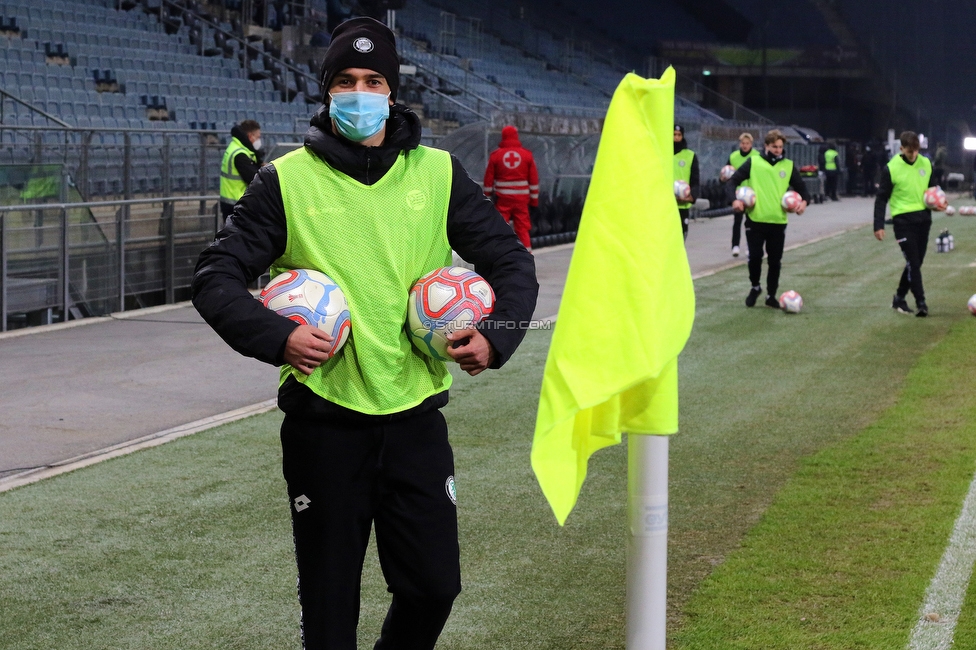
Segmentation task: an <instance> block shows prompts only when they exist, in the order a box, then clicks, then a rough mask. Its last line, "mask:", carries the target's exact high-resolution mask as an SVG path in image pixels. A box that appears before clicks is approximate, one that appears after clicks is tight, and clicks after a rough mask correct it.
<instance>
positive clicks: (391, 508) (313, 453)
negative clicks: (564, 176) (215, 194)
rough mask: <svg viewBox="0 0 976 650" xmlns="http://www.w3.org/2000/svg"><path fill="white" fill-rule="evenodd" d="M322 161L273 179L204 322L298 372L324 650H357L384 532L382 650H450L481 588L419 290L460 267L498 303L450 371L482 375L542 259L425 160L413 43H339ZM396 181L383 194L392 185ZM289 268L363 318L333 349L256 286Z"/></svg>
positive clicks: (289, 471)
mask: <svg viewBox="0 0 976 650" xmlns="http://www.w3.org/2000/svg"><path fill="white" fill-rule="evenodd" d="M320 79H321V81H322V90H323V98H324V101H325V105H324V106H322V107H321V108H320V109H319V110H318V111H317V112H316V114H315V116H314V117H313V118H312V120H311V127H310V128H309V130H308V133H307V134H306V135H305V146H304V147H303V148H302V149H299V150H297V151H293V152H291V153H289V154H286V155H285V156H282V157H281V158H278V159H276V160H274V161H271V163H270V164H268V165H266V166H265V167H263V168H262V169H261V170H260V171H259V172H258V174H257V175H256V176H255V178H254V181H253V182H252V183H251V184H250V185H249V186H248V189H247V191H246V192H245V193H244V196H243V197H241V199H240V201H238V203H237V204H236V206H235V208H234V212H233V214H232V215H231V217H230V218H229V219H228V221H227V224H226V226H225V227H224V228H223V229H222V230H221V231H220V232H219V233H217V237H216V239H215V240H214V242H213V243H212V244H211V245H210V247H209V248H208V249H207V250H206V251H204V252H203V253H202V254H201V255H200V259H199V261H198V263H197V267H196V272H195V274H194V278H193V304H194V305H195V306H196V308H197V309H198V310H199V311H200V313H201V314H202V315H203V317H204V318H205V319H206V321H207V322H208V323H209V324H210V325H211V326H212V327H213V328H214V330H216V331H217V333H218V334H219V335H220V336H221V337H222V338H223V339H224V340H225V341H226V342H227V343H228V344H229V345H230V346H231V347H232V348H234V349H235V350H237V351H238V352H240V353H242V354H244V355H247V356H252V357H254V358H256V359H258V360H260V361H264V362H265V363H270V364H274V365H276V366H281V369H282V372H281V382H280V385H279V388H278V407H279V408H280V409H281V410H282V411H283V412H284V414H285V417H284V420H283V422H282V425H281V445H282V463H283V473H284V476H285V481H286V482H287V484H288V496H289V498H290V501H291V515H292V527H293V532H294V539H295V554H296V558H297V563H298V576H299V598H300V600H301V605H302V639H303V644H304V647H305V648H306V650H319V649H323V648H325V649H329V650H353V649H354V648H356V647H357V644H356V639H357V634H356V628H357V625H358V620H359V609H360V605H359V592H360V581H361V574H362V567H363V561H364V557H365V553H366V548H367V544H368V541H369V536H370V528H371V526H372V527H374V528H375V530H376V543H377V549H378V552H379V556H380V564H381V566H382V569H383V575H384V577H385V578H386V582H387V585H388V588H389V591H390V593H391V594H392V603H391V605H390V608H389V611H388V612H387V616H386V620H385V621H384V623H383V627H382V631H381V633H380V638H379V640H378V641H377V642H376V644H375V646H374V648H375V649H376V650H390V649H393V648H397V649H399V648H410V649H411V650H414V649H416V650H426V649H430V648H433V647H434V644H435V643H436V642H437V637H438V636H439V635H440V632H441V629H442V628H443V626H444V623H445V622H446V620H447V617H448V616H449V614H450V611H451V607H452V605H453V602H454V599H455V597H456V596H457V595H458V593H459V592H460V589H461V579H460V559H459V549H458V535H457V506H456V498H457V497H456V491H455V485H454V458H453V451H452V450H451V446H450V444H449V442H448V435H447V425H446V423H445V421H444V417H443V415H442V414H441V412H440V409H441V407H443V406H444V405H446V404H447V401H448V388H449V387H450V385H451V375H450V373H449V372H448V371H447V368H446V366H445V364H444V363H443V362H440V361H436V360H434V359H432V358H430V357H427V356H424V355H423V354H421V353H420V352H419V351H418V350H417V349H416V348H415V347H413V346H412V345H411V343H410V341H409V340H408V338H407V336H406V333H405V328H404V316H405V314H406V313H407V299H408V295H409V293H410V289H411V287H412V286H413V284H414V283H415V282H416V280H417V279H418V278H420V277H421V276H423V275H425V274H426V273H428V272H429V271H432V270H434V269H436V268H439V267H443V266H450V265H451V263H452V262H451V261H452V253H451V249H453V250H455V251H457V253H458V254H459V255H460V256H461V257H462V258H464V259H465V260H467V261H469V262H471V263H473V264H474V266H475V270H476V271H477V272H478V273H480V274H481V275H482V276H483V277H485V278H486V279H487V280H488V282H489V283H490V284H491V286H492V288H493V289H494V291H495V297H496V301H495V307H494V311H493V312H492V313H491V315H489V316H488V317H487V319H485V320H484V321H482V322H481V323H480V324H479V325H478V327H477V328H474V327H471V328H469V329H465V330H463V331H459V332H454V333H453V334H451V335H449V336H448V338H449V339H450V340H451V341H452V342H454V344H453V347H450V348H449V349H448V354H449V355H450V356H451V357H452V359H453V360H454V361H455V362H457V363H458V364H459V367H460V369H461V370H463V371H465V372H467V373H468V374H470V375H476V374H478V373H480V372H482V371H484V370H486V369H488V368H499V367H501V365H502V364H503V363H505V362H506V361H507V360H508V359H509V358H510V357H511V356H512V354H513V353H514V352H515V349H516V347H517V346H518V345H519V343H520V342H521V340H522V337H523V336H524V335H525V329H524V328H525V327H526V325H527V323H528V322H529V319H530V318H531V317H532V312H533V310H534V308H535V301H536V296H537V294H538V289H539V285H538V283H537V282H536V278H535V265H534V262H533V259H532V256H531V255H530V254H529V253H528V252H527V251H526V250H525V248H524V247H523V246H522V245H521V243H520V242H519V240H518V238H517V237H516V236H515V233H514V232H513V231H512V229H511V228H510V227H508V225H507V224H506V223H505V221H504V220H503V219H502V217H501V215H500V214H498V212H497V211H496V210H495V208H494V206H493V205H492V204H491V202H490V201H489V200H488V199H487V198H485V196H484V194H483V193H482V191H481V187H480V186H479V185H478V184H477V183H475V182H474V181H473V180H471V178H470V177H469V176H468V175H467V173H466V172H465V171H464V169H463V168H462V167H461V164H460V163H459V162H458V160H457V159H456V158H455V157H454V156H452V155H450V154H448V153H447V152H445V151H440V150H437V149H432V148H430V147H425V146H421V145H420V137H421V126H420V120H419V119H418V117H417V116H416V114H414V113H413V112H412V111H410V110H409V109H408V108H407V107H405V106H403V105H401V104H397V103H395V102H396V97H397V90H398V88H399V59H398V57H397V54H396V41H395V38H394V35H393V33H392V32H391V31H390V30H389V29H387V27H386V26H385V25H383V24H382V23H379V22H377V21H375V20H373V19H370V18H356V19H353V20H349V21H347V22H345V23H342V24H341V25H339V26H338V27H337V28H336V29H335V31H334V32H333V34H332V42H331V44H330V46H329V49H328V50H327V52H326V55H325V60H324V62H323V65H322V72H321V75H320ZM381 181H382V182H381ZM269 267H270V268H271V271H272V275H275V274H278V273H281V272H285V271H287V270H291V269H302V268H304V269H315V270H318V271H321V272H323V273H325V274H326V275H328V276H329V277H330V278H332V279H333V280H334V281H335V282H336V283H337V284H338V285H339V286H340V287H341V288H342V290H343V293H344V294H345V296H346V299H347V301H348V303H349V313H350V318H351V321H352V333H351V335H350V337H349V338H348V340H347V341H346V343H345V345H343V346H342V347H341V348H340V349H338V350H333V349H332V342H333V339H332V337H331V336H330V335H329V334H327V333H325V332H324V331H323V330H319V329H317V328H315V327H312V326H309V325H299V324H298V323H296V322H294V321H291V320H289V319H288V318H285V317H284V316H281V315H278V314H277V313H275V312H273V311H271V310H268V309H265V308H264V307H263V306H262V305H261V303H260V302H258V301H257V300H254V298H253V297H252V296H251V294H250V292H249V291H248V286H249V284H250V283H251V282H253V281H254V280H255V279H257V278H258V277H260V276H261V275H262V274H263V273H264V272H265V270H266V269H268V268H269Z"/></svg>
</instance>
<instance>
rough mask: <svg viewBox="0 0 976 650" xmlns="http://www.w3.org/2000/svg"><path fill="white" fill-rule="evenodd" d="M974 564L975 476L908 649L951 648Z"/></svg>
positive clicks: (920, 611) (975, 535)
mask: <svg viewBox="0 0 976 650" xmlns="http://www.w3.org/2000/svg"><path fill="white" fill-rule="evenodd" d="M974 562H976V477H973V482H972V483H970V484H969V493H968V494H966V500H965V501H964V502H963V504H962V512H960V513H959V518H958V519H956V525H955V527H954V528H953V529H952V536H950V537H949V546H947V547H946V550H945V554H943V556H942V561H941V562H940V563H939V568H938V570H937V571H936V572H935V577H934V578H932V582H931V584H929V588H928V590H927V591H926V592H925V604H923V605H922V607H921V609H919V619H918V622H917V623H916V624H915V629H914V630H912V636H911V639H910V640H909V642H908V648H909V650H943V649H948V648H951V647H952V635H953V634H954V632H955V630H956V622H957V621H958V620H959V611H960V610H961V609H962V604H963V600H965V598H966V589H967V588H968V587H969V578H970V576H971V575H972V573H973V563H974Z"/></svg>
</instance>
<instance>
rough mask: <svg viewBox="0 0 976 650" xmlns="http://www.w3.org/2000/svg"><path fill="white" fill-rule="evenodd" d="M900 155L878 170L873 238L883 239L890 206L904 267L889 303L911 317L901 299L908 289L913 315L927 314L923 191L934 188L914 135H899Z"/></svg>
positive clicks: (927, 214)
mask: <svg viewBox="0 0 976 650" xmlns="http://www.w3.org/2000/svg"><path fill="white" fill-rule="evenodd" d="M900 141H901V153H900V154H899V155H897V156H895V157H894V158H892V159H891V160H890V161H888V164H887V165H886V166H885V167H882V168H881V179H880V180H879V182H878V196H877V197H876V198H875V200H874V237H875V238H876V239H877V240H878V241H883V240H884V236H885V206H886V205H888V203H889V201H890V203H891V223H892V228H893V229H894V231H895V241H897V242H898V245H899V246H900V247H901V252H902V255H904V256H905V268H904V270H902V272H901V279H900V280H899V281H898V288H897V289H896V290H895V296H894V298H892V300H891V308H892V309H894V310H895V311H897V312H900V313H902V314H911V313H912V309H911V308H910V307H909V306H908V302H907V301H906V300H905V297H906V296H907V295H908V291H909V289H910V290H911V292H912V295H913V296H915V309H916V311H915V315H916V316H921V317H923V318H924V317H925V316H928V315H929V308H928V305H926V304H925V288H924V287H923V286H922V262H923V261H924V260H925V250H926V248H928V241H929V230H930V229H931V228H932V212H931V211H930V210H929V208H927V207H925V198H924V197H925V190H927V189H928V188H930V187H934V186H935V178H933V175H932V163H931V162H930V161H929V159H928V158H926V157H925V156H920V155H918V150H919V141H918V135H917V134H916V133H914V132H913V131H905V132H903V133H902V134H901V136H900Z"/></svg>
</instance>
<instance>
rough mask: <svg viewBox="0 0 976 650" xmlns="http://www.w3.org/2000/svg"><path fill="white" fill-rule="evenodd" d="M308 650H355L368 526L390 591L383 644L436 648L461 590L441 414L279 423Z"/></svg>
mask: <svg viewBox="0 0 976 650" xmlns="http://www.w3.org/2000/svg"><path fill="white" fill-rule="evenodd" d="M281 446H282V452H283V469H284V475H285V481H286V482H287V483H288V497H289V499H290V500H291V514H292V528H293V531H294V535H295V554H296V558H297V561H298V579H299V587H298V595H299V599H300V601H301V605H302V639H303V643H304V647H305V648H306V649H307V650H322V649H327V650H356V627H357V625H358V623H359V590H360V579H361V575H362V567H363V561H364V558H365V555H366V546H367V543H368V541H369V535H370V525H371V524H373V525H374V526H375V529H376V544H377V549H378V552H379V558H380V566H381V567H382V569H383V575H384V577H385V578H386V582H387V587H388V590H389V591H390V593H392V594H393V599H392V604H391V605H390V609H389V611H388V612H387V616H386V620H385V622H384V623H383V629H382V632H381V635H380V639H379V640H378V641H377V642H376V645H375V648H376V649H377V650H379V649H382V650H430V649H431V648H433V647H434V644H435V643H436V642H437V637H438V635H440V632H441V629H442V628H443V627H444V623H445V622H446V621H447V617H448V615H449V614H450V613H451V607H452V605H453V603H454V599H455V597H456V596H457V595H458V594H459V593H460V591H461V569H460V554H459V552H458V533H457V507H456V505H455V504H454V501H453V498H452V497H453V489H454V479H453V476H454V455H453V452H452V451H451V446H450V444H449V443H448V439H447V424H446V423H445V421H444V417H443V415H441V412H440V411H437V410H434V411H428V412H426V413H421V414H419V415H416V416H414V417H410V418H406V419H403V420H398V421H394V422H387V423H385V424H382V425H374V424H372V423H371V424H369V425H366V426H363V425H362V424H348V423H338V422H334V421H331V422H325V421H322V420H320V419H319V420H303V419H299V418H295V417H292V416H286V417H285V420H284V422H283V423H282V425H281Z"/></svg>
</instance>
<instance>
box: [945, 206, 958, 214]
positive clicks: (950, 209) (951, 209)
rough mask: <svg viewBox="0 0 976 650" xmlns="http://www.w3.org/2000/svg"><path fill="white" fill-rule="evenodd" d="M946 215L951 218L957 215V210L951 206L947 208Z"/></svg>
mask: <svg viewBox="0 0 976 650" xmlns="http://www.w3.org/2000/svg"><path fill="white" fill-rule="evenodd" d="M945 213H946V216H947V217H951V216H953V215H954V214H956V209H955V208H954V207H952V206H951V205H948V206H946V209H945Z"/></svg>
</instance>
